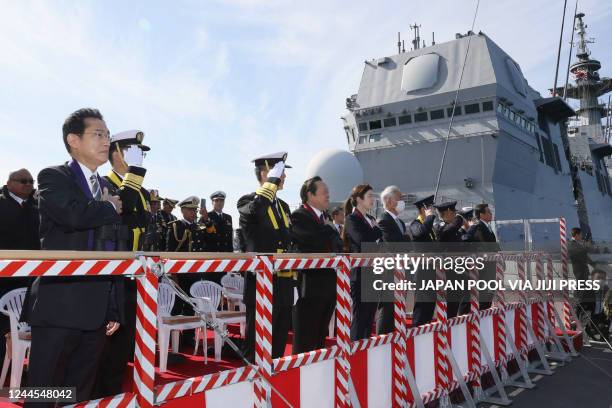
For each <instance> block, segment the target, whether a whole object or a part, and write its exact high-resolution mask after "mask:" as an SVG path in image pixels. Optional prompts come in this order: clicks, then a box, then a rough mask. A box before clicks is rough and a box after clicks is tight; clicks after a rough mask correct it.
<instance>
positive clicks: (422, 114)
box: [414, 112, 427, 122]
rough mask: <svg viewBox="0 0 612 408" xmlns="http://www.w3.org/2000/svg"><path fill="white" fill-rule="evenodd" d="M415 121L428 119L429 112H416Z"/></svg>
mask: <svg viewBox="0 0 612 408" xmlns="http://www.w3.org/2000/svg"><path fill="white" fill-rule="evenodd" d="M414 121H415V122H425V121H427V112H419V113H415V114H414Z"/></svg>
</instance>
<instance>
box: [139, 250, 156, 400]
mask: <svg viewBox="0 0 612 408" xmlns="http://www.w3.org/2000/svg"><path fill="white" fill-rule="evenodd" d="M151 261H152V260H151V259H150V258H149V260H148V262H147V267H146V271H145V272H146V274H145V275H144V276H139V277H137V278H136V291H137V295H136V299H137V300H136V305H137V306H136V343H135V349H134V387H135V389H136V403H137V404H138V406H139V407H152V406H153V405H154V403H155V393H154V386H155V349H156V345H157V283H158V282H157V280H158V278H157V276H155V275H154V274H153V273H151V270H150V264H151Z"/></svg>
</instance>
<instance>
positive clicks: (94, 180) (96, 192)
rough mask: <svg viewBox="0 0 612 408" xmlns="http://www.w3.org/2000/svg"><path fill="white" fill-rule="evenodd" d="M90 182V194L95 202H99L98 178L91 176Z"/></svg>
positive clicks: (100, 193) (100, 196) (100, 194)
mask: <svg viewBox="0 0 612 408" xmlns="http://www.w3.org/2000/svg"><path fill="white" fill-rule="evenodd" d="M89 180H90V181H91V192H92V194H93V197H94V199H95V200H96V201H100V200H101V199H102V190H101V189H100V183H99V182H98V177H97V176H96V175H95V174H92V175H91V177H90V178H89Z"/></svg>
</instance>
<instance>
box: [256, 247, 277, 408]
mask: <svg viewBox="0 0 612 408" xmlns="http://www.w3.org/2000/svg"><path fill="white" fill-rule="evenodd" d="M259 259H260V261H261V263H260V269H257V270H256V272H257V276H256V292H255V364H256V365H257V366H258V367H259V369H260V375H261V377H262V378H261V379H258V380H256V381H255V406H256V407H257V408H264V407H268V406H269V405H270V403H271V398H272V389H271V387H270V382H271V381H272V293H273V292H272V271H273V269H274V264H273V261H272V257H271V256H261V257H259Z"/></svg>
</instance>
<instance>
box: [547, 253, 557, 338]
mask: <svg viewBox="0 0 612 408" xmlns="http://www.w3.org/2000/svg"><path fill="white" fill-rule="evenodd" d="M553 270H554V265H553V259H552V256H550V254H549V255H548V256H547V262H546V280H547V281H548V282H550V283H551V285H552V282H553V280H554V278H553ZM547 300H548V301H547V303H546V310H547V315H548V319H549V320H550V325H551V327H556V322H555V311H554V309H553V308H554V307H555V298H554V291H553V290H552V289H551V290H550V292H549V293H548V299H547ZM552 334H553V335H555V333H552Z"/></svg>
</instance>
